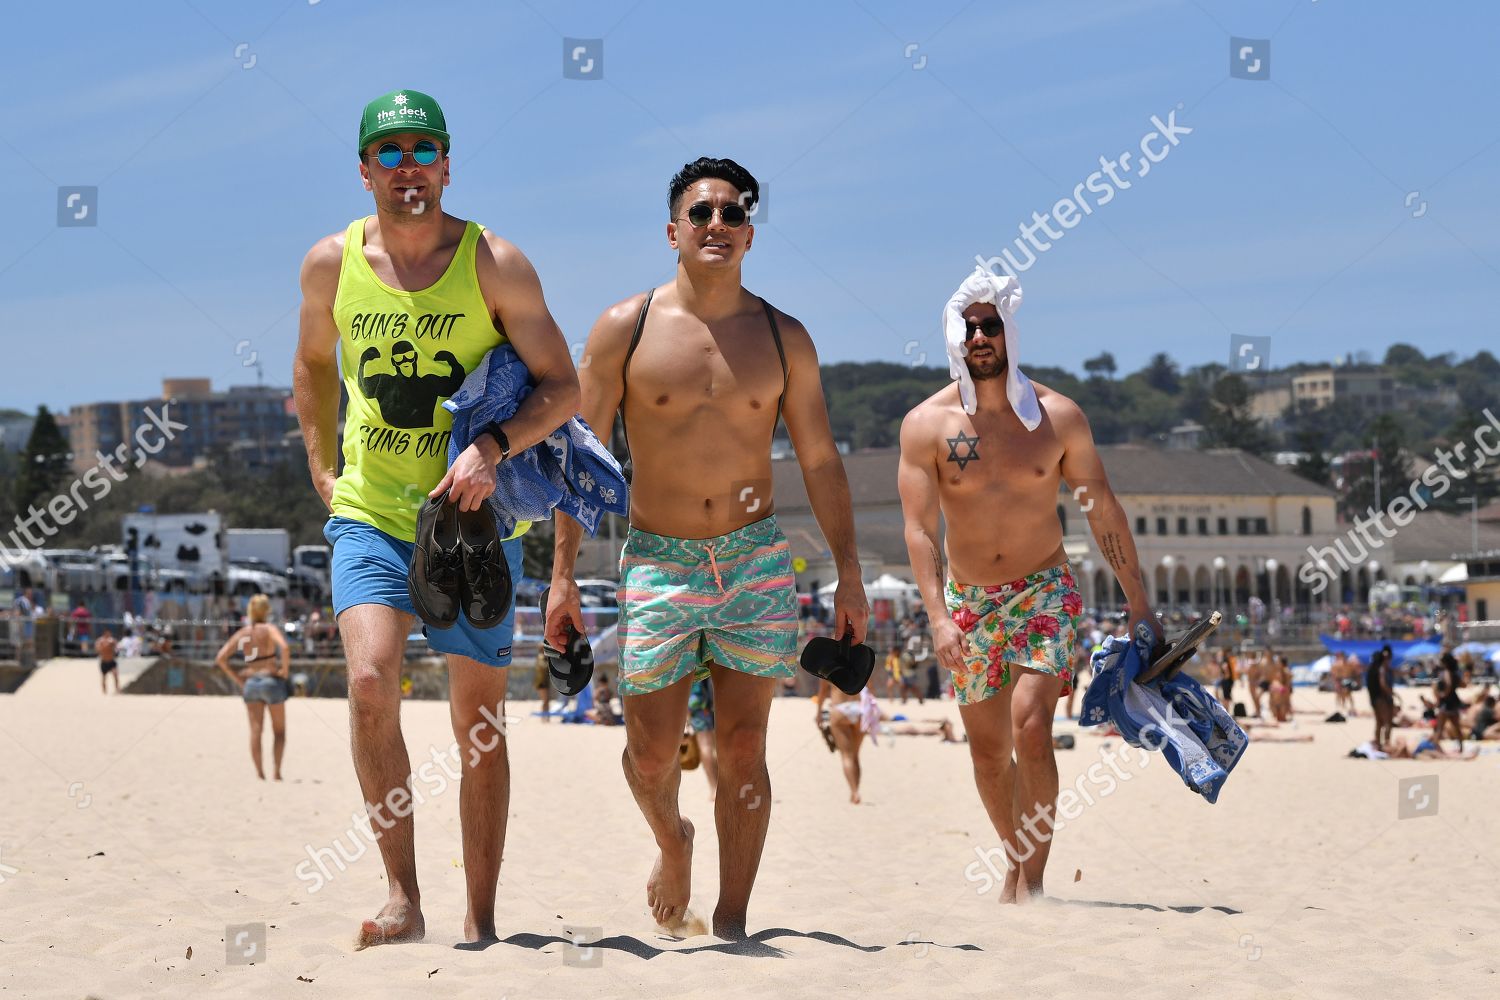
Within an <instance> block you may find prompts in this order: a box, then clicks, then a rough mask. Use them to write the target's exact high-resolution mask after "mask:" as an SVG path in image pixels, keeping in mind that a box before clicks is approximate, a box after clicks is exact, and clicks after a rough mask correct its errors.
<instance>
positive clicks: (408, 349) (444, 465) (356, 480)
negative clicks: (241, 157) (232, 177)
mask: <svg viewBox="0 0 1500 1000" xmlns="http://www.w3.org/2000/svg"><path fill="white" fill-rule="evenodd" d="M366 221H367V220H366V219H356V220H355V221H354V222H351V223H350V224H349V228H348V229H347V230H346V231H345V233H344V259H343V263H342V265H341V266H340V268H339V287H338V294H337V295H336V297H335V298H334V302H333V321H334V323H335V325H337V326H338V330H339V371H340V373H341V374H342V376H343V380H344V391H345V393H346V394H347V396H348V400H349V403H348V409H347V410H346V411H345V414H344V471H343V472H342V473H340V475H339V478H338V484H337V485H336V486H335V487H334V490H333V513H334V515H336V516H338V517H348V518H352V519H354V520H356V521H363V522H364V523H366V524H370V525H373V526H374V527H376V528H379V529H380V530H381V531H384V532H385V533H386V534H388V535H392V536H394V537H396V538H400V539H403V540H405V541H408V542H410V541H414V540H415V539H416V537H417V511H418V509H419V508H420V507H421V506H422V502H423V501H424V500H426V499H427V494H428V492H430V491H431V490H432V488H433V487H434V486H436V485H437V484H438V483H439V482H440V481H441V480H442V478H443V474H444V473H445V472H446V471H447V469H448V439H449V437H450V436H451V433H452V429H453V414H451V413H449V412H448V411H447V410H445V409H443V407H442V406H441V403H442V402H443V400H445V399H447V398H448V397H449V396H452V395H453V394H454V393H456V392H457V391H458V387H459V386H460V385H462V384H463V381H464V376H466V375H467V374H468V373H469V372H471V371H473V370H474V367H475V366H476V365H477V364H479V362H480V361H481V360H482V359H483V358H484V355H485V354H486V352H488V351H489V350H490V349H491V348H494V347H498V346H499V345H500V344H503V343H505V341H506V338H505V336H504V335H503V334H501V333H500V332H499V331H498V330H496V329H495V324H494V323H493V322H492V321H491V319H490V311H489V306H488V305H486V303H485V301H484V295H483V293H481V292H480V290H479V276H478V274H477V272H476V271H475V269H474V248H475V246H476V245H477V244H478V242H479V237H480V235H481V234H482V233H483V232H484V227H483V226H481V225H480V224H479V223H477V222H472V221H471V222H469V223H467V226H466V228H465V229H464V235H463V239H462V240H460V241H459V244H458V250H457V251H456V252H455V253H454V254H453V260H452V261H451V262H450V263H449V264H448V269H447V270H446V271H444V272H443V275H442V277H440V278H438V280H437V281H436V282H435V283H433V284H432V285H430V286H428V287H427V288H424V289H422V290H421V291H416V292H408V291H403V290H401V289H399V288H392V287H391V286H390V285H387V284H386V283H385V282H383V281H381V280H380V279H379V278H378V277H376V276H375V271H374V270H373V269H372V268H371V267H370V262H369V261H368V260H366V259H365V222H366ZM527 527H529V525H528V524H527V523H525V522H522V523H521V524H520V525H517V528H516V534H517V535H519V534H521V533H522V532H523V531H525V530H526V528H527ZM512 537H514V536H512Z"/></svg>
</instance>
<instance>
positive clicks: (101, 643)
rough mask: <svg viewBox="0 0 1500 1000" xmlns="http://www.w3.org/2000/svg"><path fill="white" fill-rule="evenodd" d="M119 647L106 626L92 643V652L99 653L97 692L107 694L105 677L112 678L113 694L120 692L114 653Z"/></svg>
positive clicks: (117, 667) (118, 674)
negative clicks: (113, 684) (113, 683)
mask: <svg viewBox="0 0 1500 1000" xmlns="http://www.w3.org/2000/svg"><path fill="white" fill-rule="evenodd" d="M119 648H120V643H119V642H118V641H117V640H116V639H115V634H114V633H113V632H111V631H110V630H109V629H108V628H106V629H105V630H104V631H103V632H101V633H100V634H99V638H98V640H97V641H96V642H95V643H94V652H95V653H98V654H99V693H100V694H109V688H108V687H106V686H105V683H106V679H107V678H111V677H112V678H114V682H115V694H119V693H120V670H119V663H118V662H117V661H116V660H115V654H116V652H118V650H119Z"/></svg>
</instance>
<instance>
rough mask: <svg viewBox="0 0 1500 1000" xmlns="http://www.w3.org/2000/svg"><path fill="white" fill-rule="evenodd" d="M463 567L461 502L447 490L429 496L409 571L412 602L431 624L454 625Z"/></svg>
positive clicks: (419, 516) (420, 517) (438, 626)
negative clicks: (432, 496)
mask: <svg viewBox="0 0 1500 1000" xmlns="http://www.w3.org/2000/svg"><path fill="white" fill-rule="evenodd" d="M463 569H464V564H463V555H462V553H461V552H460V551H459V537H458V506H457V505H456V504H453V503H450V502H449V500H448V494H447V493H444V494H443V495H442V496H440V497H434V498H430V499H428V500H427V501H426V502H424V503H423V504H422V508H421V510H419V511H418V512H417V539H416V544H415V547H414V548H413V549H412V554H411V566H410V567H408V568H407V571H406V589H407V591H408V593H410V594H411V605H412V607H413V608H415V609H416V612H417V616H418V617H420V618H421V619H422V621H423V622H425V623H426V624H427V625H428V626H429V627H431V628H436V629H447V628H452V627H453V624H454V622H456V621H458V611H459V600H460V596H461V595H460V591H461V589H462V587H463V575H464V574H463Z"/></svg>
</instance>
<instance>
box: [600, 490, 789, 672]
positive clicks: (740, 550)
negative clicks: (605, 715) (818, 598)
mask: <svg viewBox="0 0 1500 1000" xmlns="http://www.w3.org/2000/svg"><path fill="white" fill-rule="evenodd" d="M618 634H619V638H620V693H621V694H622V695H635V694H648V693H650V692H652V691H660V690H661V689H663V688H666V687H670V686H671V685H673V684H675V683H677V682H678V681H680V680H681V679H682V678H684V677H687V676H688V675H689V674H694V675H696V674H698V673H699V671H700V668H703V667H705V665H706V664H707V663H708V662H709V661H713V662H714V663H718V664H720V665H721V666H725V667H728V668H730V669H731V670H737V671H739V672H741V673H746V674H753V675H754V676H756V677H775V678H786V677H792V676H794V675H795V674H796V671H797V585H796V578H795V577H794V575H793V573H792V554H791V549H790V546H788V545H787V540H786V536H785V535H783V534H782V533H781V529H780V528H778V527H777V525H776V516H775V515H774V514H773V515H771V516H770V517H766V518H763V519H762V520H759V521H755V522H754V523H752V524H747V525H745V526H744V527H743V528H738V529H736V530H735V531H731V532H730V533H729V534H727V535H719V536H717V537H714V538H671V537H668V536H666V535H657V534H652V533H651V532H649V531H641V530H639V529H638V528H631V529H630V534H629V535H628V536H627V537H626V539H625V547H624V550H623V551H622V552H621V553H620V626H619V633H618ZM704 672H705V673H706V670H705V671H704Z"/></svg>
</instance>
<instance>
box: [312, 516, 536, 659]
mask: <svg viewBox="0 0 1500 1000" xmlns="http://www.w3.org/2000/svg"><path fill="white" fill-rule="evenodd" d="M323 537H324V538H326V539H328V544H329V545H331V546H333V613H334V616H335V617H337V616H338V615H341V614H343V613H344V611H345V609H347V608H352V607H354V606H355V605H356V604H383V605H385V606H386V607H388V608H395V609H396V610H397V611H404V612H406V613H407V614H409V615H415V614H416V613H417V612H416V609H415V608H413V607H412V605H411V594H410V592H409V591H408V590H407V586H406V571H407V568H408V567H409V566H410V565H411V554H412V549H413V548H415V546H414V545H413V544H412V543H411V542H406V541H402V540H401V539H399V538H396V537H394V536H392V535H388V534H386V533H385V532H383V531H381V530H380V529H379V528H377V527H375V526H374V525H370V524H365V523H364V522H363V521H356V520H354V519H353V518H348V517H331V518H329V519H328V523H327V524H326V525H324V526H323ZM500 547H501V548H502V549H503V550H504V551H505V559H506V562H507V563H509V564H510V578H511V579H512V580H519V579H521V539H519V538H512V539H508V540H507V541H504V542H501V543H500ZM515 625H516V604H515V601H514V600H513V601H511V605H510V610H509V611H507V612H506V613H505V620H504V621H502V622H501V623H500V624H499V625H496V626H495V627H494V628H489V629H481V628H475V627H474V626H473V625H470V624H469V620H468V618H466V617H465V616H464V615H463V614H460V615H459V616H458V622H457V624H455V625H454V626H453V627H452V628H448V629H429V628H427V627H426V626H425V625H424V626H423V627H422V632H423V634H424V635H426V636H427V645H429V646H431V647H432V649H433V651H434V652H438V653H455V654H457V655H459V656H467V657H469V658H470V659H472V660H478V661H479V662H480V663H488V664H489V665H490V666H492V667H508V666H510V645H511V638H512V636H513V635H514V634H515Z"/></svg>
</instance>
